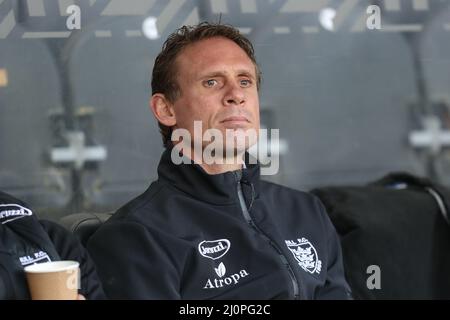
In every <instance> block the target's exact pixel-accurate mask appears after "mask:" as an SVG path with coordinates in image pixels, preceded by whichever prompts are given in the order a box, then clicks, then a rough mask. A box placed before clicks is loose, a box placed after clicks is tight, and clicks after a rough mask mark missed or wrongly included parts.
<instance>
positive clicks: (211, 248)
mask: <svg viewBox="0 0 450 320" xmlns="http://www.w3.org/2000/svg"><path fill="white" fill-rule="evenodd" d="M230 248H231V242H230V241H229V240H227V239H219V240H214V241H206V240H205V241H202V242H200V243H199V245H198V251H199V253H200V254H201V255H202V256H203V257H205V258H208V259H211V260H217V259H220V258H223V257H224V256H225V255H226V254H227V253H228V251H229V250H230ZM214 271H215V273H216V275H217V277H214V278H208V279H207V280H206V283H205V285H204V286H203V289H219V288H223V287H228V286H233V285H236V284H238V283H239V281H240V280H241V279H242V278H245V277H247V276H248V275H250V274H249V272H247V270H245V269H242V270H240V271H239V272H235V273H233V274H229V275H226V273H227V269H226V267H225V264H224V263H223V262H220V263H219V265H218V266H217V267H214Z"/></svg>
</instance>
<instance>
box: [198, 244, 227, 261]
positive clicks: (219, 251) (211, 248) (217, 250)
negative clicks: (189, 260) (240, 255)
mask: <svg viewBox="0 0 450 320" xmlns="http://www.w3.org/2000/svg"><path fill="white" fill-rule="evenodd" d="M230 246H231V243H230V241H229V240H227V239H219V240H214V241H202V242H200V243H199V244H198V251H199V252H200V254H201V255H202V256H204V257H205V258H209V259H212V260H217V259H220V258H222V257H223V256H224V255H225V254H226V253H227V252H228V250H230Z"/></svg>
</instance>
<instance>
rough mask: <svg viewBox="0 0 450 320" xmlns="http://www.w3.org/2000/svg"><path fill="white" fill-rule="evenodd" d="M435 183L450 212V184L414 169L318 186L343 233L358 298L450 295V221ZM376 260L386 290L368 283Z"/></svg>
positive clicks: (346, 259)
mask: <svg viewBox="0 0 450 320" xmlns="http://www.w3.org/2000/svg"><path fill="white" fill-rule="evenodd" d="M430 188H431V189H432V190H433V191H434V192H435V193H437V194H438V195H439V196H440V199H441V200H442V202H443V204H444V209H445V210H447V212H448V209H449V208H450V206H449V204H450V191H449V189H447V188H445V187H443V186H439V185H437V184H435V183H433V182H432V181H430V180H428V179H425V178H419V177H415V176H413V175H410V174H408V173H393V174H390V175H387V176H385V177H383V178H382V179H380V180H378V181H375V182H373V183H370V184H369V185H367V186H362V187H351V186H349V187H326V188H318V189H315V190H313V191H312V193H314V194H316V195H317V196H318V197H319V198H320V199H321V200H322V202H323V203H324V205H325V207H326V209H327V211H328V214H329V216H330V218H331V220H332V222H333V224H334V226H335V227H336V230H337V231H338V233H339V235H340V237H341V244H342V250H343V256H344V266H345V272H346V278H347V280H348V282H349V284H350V286H351V288H352V291H353V296H354V298H357V299H450V277H449V276H448V274H449V270H450V254H449V253H450V226H449V225H448V223H447V221H446V220H445V218H444V213H443V212H442V210H441V207H440V206H439V203H438V201H437V200H436V199H435V197H434V196H432V194H431V193H430V190H429V189H430ZM371 265H376V266H379V267H380V276H381V277H380V280H381V281H380V284H381V289H376V288H374V289H369V288H368V286H367V280H368V279H369V277H370V276H372V275H373V274H374V271H373V270H369V272H368V269H367V268H368V267H369V266H371ZM372 280H373V278H372V279H369V283H371V284H373V283H374V282H372Z"/></svg>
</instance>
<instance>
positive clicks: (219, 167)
mask: <svg viewBox="0 0 450 320" xmlns="http://www.w3.org/2000/svg"><path fill="white" fill-rule="evenodd" d="M188 153H189V154H186V153H183V155H184V156H187V157H188V158H189V159H193V160H194V162H195V163H197V164H198V165H199V166H200V167H202V169H203V170H205V172H206V173H208V174H221V173H224V172H228V171H236V170H241V169H242V164H243V163H244V160H243V159H244V154H245V151H242V152H234V153H233V155H232V156H229V157H225V156H224V157H223V158H222V161H221V163H215V162H213V163H211V164H208V163H207V161H205V159H203V156H202V154H197V153H195V150H194V149H191V150H190V151H189V152H188ZM224 153H225V152H224Z"/></svg>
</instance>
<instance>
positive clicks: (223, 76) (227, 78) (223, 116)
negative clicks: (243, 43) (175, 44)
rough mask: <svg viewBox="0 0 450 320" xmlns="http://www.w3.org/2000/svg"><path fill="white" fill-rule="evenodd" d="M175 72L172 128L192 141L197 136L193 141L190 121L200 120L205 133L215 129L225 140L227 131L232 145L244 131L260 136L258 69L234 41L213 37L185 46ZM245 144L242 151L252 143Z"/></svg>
mask: <svg viewBox="0 0 450 320" xmlns="http://www.w3.org/2000/svg"><path fill="white" fill-rule="evenodd" d="M176 70H177V77H176V80H177V83H178V86H179V88H180V91H181V95H180V96H179V97H178V99H177V100H176V101H175V102H174V104H173V109H174V113H175V117H176V125H175V129H176V128H184V129H187V130H188V131H189V132H190V134H191V137H193V138H195V139H196V140H198V139H201V137H194V121H201V124H202V132H203V133H205V131H206V130H207V129H218V130H220V132H221V133H222V135H223V137H224V139H225V137H226V131H227V129H229V130H228V131H229V132H232V133H233V134H234V138H233V139H234V140H235V141H234V142H236V139H242V138H245V131H246V130H249V129H253V130H254V131H255V132H256V134H258V131H259V99H258V90H257V80H256V69H255V65H254V64H253V62H252V60H251V59H250V58H249V57H248V56H247V54H246V53H245V51H244V50H242V49H241V48H240V47H239V46H238V45H237V44H236V43H234V42H233V41H231V40H229V39H226V38H222V37H214V38H209V39H205V40H201V41H199V42H196V43H194V44H192V45H189V46H188V47H186V48H185V49H184V50H183V51H182V52H181V53H180V54H179V56H178V57H177V59H176ZM247 138H248V137H247ZM229 140H230V139H228V140H227V141H223V143H229V142H231V141H229ZM249 140H251V141H247V142H246V144H245V149H247V148H248V147H249V146H251V145H253V144H254V143H255V142H256V141H255V139H249ZM205 144H208V142H204V143H203V145H205ZM235 150H236V149H235ZM240 151H242V150H240Z"/></svg>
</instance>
